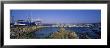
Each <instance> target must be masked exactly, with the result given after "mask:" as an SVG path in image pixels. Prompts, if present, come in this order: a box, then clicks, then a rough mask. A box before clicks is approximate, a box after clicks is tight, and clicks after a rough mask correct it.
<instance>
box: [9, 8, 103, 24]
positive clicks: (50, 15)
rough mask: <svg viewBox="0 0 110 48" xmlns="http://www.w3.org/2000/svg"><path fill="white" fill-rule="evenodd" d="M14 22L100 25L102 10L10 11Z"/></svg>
mask: <svg viewBox="0 0 110 48" xmlns="http://www.w3.org/2000/svg"><path fill="white" fill-rule="evenodd" d="M10 16H11V17H13V20H14V21H16V20H27V19H28V18H27V17H31V19H32V21H35V20H37V19H40V20H41V21H42V23H99V22H101V10H58V9H57V10H45V9H44V10H10Z"/></svg>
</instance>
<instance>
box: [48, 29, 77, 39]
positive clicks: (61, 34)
mask: <svg viewBox="0 0 110 48" xmlns="http://www.w3.org/2000/svg"><path fill="white" fill-rule="evenodd" d="M49 38H51V39H78V38H79V37H78V36H77V34H76V33H75V32H71V31H69V30H65V28H60V29H59V30H58V32H54V33H52V34H51V35H50V36H49Z"/></svg>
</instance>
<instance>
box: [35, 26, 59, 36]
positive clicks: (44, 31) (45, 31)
mask: <svg viewBox="0 0 110 48" xmlns="http://www.w3.org/2000/svg"><path fill="white" fill-rule="evenodd" d="M58 29H59V28H57V27H45V28H43V29H41V30H39V31H36V32H35V34H36V38H46V37H48V36H49V35H50V34H51V33H53V32H57V31H58Z"/></svg>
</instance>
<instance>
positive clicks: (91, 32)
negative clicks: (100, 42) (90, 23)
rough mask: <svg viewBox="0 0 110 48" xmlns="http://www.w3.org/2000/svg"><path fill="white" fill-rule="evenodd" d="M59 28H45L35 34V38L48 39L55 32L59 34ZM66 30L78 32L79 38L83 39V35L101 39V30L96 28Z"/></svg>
mask: <svg viewBox="0 0 110 48" xmlns="http://www.w3.org/2000/svg"><path fill="white" fill-rule="evenodd" d="M58 29H59V28H58V27H46V28H43V29H41V30H39V31H36V32H35V35H36V36H35V37H36V38H46V37H48V36H49V35H50V34H52V33H53V32H57V31H58ZM65 29H66V30H70V31H72V32H76V33H77V35H78V36H79V38H83V37H81V35H84V36H86V35H87V36H88V37H90V38H93V39H95V38H100V36H101V35H100V33H101V32H100V29H96V28H90V27H70V28H67V27H66V28H65Z"/></svg>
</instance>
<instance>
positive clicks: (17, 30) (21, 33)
mask: <svg viewBox="0 0 110 48" xmlns="http://www.w3.org/2000/svg"><path fill="white" fill-rule="evenodd" d="M41 28H42V27H40V26H15V27H13V28H11V34H10V38H12V39H29V38H30V39H32V38H34V34H33V32H35V31H37V30H39V29H41Z"/></svg>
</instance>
